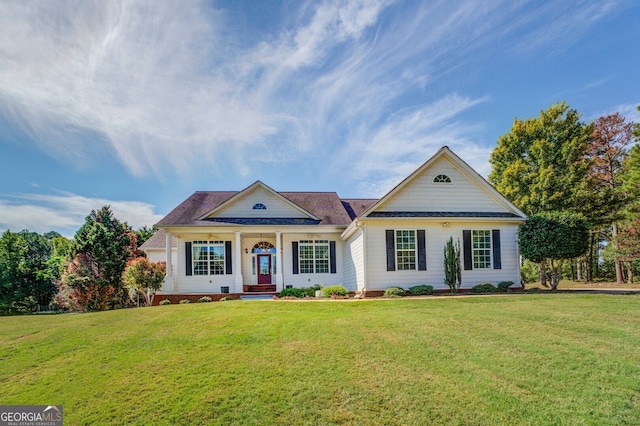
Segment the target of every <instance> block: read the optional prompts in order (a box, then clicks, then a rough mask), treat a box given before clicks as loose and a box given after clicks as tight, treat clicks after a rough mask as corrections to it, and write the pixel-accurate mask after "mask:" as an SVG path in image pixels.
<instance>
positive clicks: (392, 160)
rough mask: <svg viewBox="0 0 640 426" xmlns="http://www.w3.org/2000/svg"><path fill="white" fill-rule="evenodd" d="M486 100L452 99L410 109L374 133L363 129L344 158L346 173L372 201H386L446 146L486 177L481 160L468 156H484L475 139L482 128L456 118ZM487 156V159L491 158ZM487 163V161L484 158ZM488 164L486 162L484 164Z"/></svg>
mask: <svg viewBox="0 0 640 426" xmlns="http://www.w3.org/2000/svg"><path fill="white" fill-rule="evenodd" d="M485 101H486V99H469V98H463V97H461V96H458V95H455V94H454V95H450V96H447V97H445V98H442V99H440V100H438V101H436V102H434V103H432V104H429V105H425V106H421V107H419V108H415V109H407V110H404V111H401V112H399V113H397V114H394V115H393V116H391V117H390V118H389V120H388V122H387V123H385V124H384V125H383V126H380V127H379V128H377V129H376V130H375V131H373V132H369V129H367V128H363V129H361V131H360V132H358V133H356V134H354V135H353V139H354V140H352V141H349V143H348V146H349V149H348V151H347V152H344V153H343V154H342V155H341V157H342V158H344V159H345V163H343V164H341V167H342V168H345V166H346V164H348V165H349V168H350V172H349V173H350V175H351V176H353V177H354V178H355V181H357V182H366V184H365V186H361V188H360V190H361V191H362V192H364V193H366V194H367V195H369V196H377V197H379V196H381V195H382V194H384V193H385V192H387V191H388V190H389V189H391V188H392V187H393V186H395V184H397V183H398V182H399V181H400V180H401V179H402V178H404V177H406V176H407V175H408V174H410V173H411V172H413V171H414V170H415V169H416V168H417V167H418V166H419V165H420V164H422V163H423V162H424V161H425V160H426V159H427V158H429V157H430V156H431V155H433V154H434V153H435V152H436V151H437V150H438V149H439V148H440V147H442V146H444V145H447V146H449V147H450V148H452V149H453V150H454V151H456V152H458V153H459V155H461V156H462V157H463V158H465V157H466V158H470V159H471V160H480V161H470V164H471V165H472V167H474V166H475V167H478V168H476V170H478V171H479V172H481V173H482V172H484V170H483V169H484V167H482V164H480V163H481V162H482V160H481V159H479V158H478V157H476V156H475V155H473V156H472V155H469V154H472V153H477V152H478V151H482V149H481V148H480V147H478V146H477V143H476V142H475V141H474V140H473V134H474V132H475V131H477V129H476V128H475V127H474V126H471V125H468V124H465V123H463V122H461V121H459V120H458V119H457V118H456V117H457V116H458V115H459V114H461V113H462V112H464V111H466V110H467V109H469V108H472V107H473V106H475V105H478V104H480V103H482V102H485ZM487 155H488V154H487ZM485 159H486V157H485ZM484 162H485V163H486V161H484Z"/></svg>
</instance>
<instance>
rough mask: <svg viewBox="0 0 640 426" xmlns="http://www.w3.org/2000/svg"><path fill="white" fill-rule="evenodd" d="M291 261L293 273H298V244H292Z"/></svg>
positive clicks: (293, 242) (294, 242) (295, 242)
mask: <svg viewBox="0 0 640 426" xmlns="http://www.w3.org/2000/svg"><path fill="white" fill-rule="evenodd" d="M291 259H292V262H293V273H294V274H297V273H298V242H297V241H292V242H291Z"/></svg>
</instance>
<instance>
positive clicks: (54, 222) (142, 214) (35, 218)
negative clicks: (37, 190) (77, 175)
mask: <svg viewBox="0 0 640 426" xmlns="http://www.w3.org/2000/svg"><path fill="white" fill-rule="evenodd" d="M106 205H109V206H111V210H112V211H113V213H114V215H115V216H116V217H117V218H118V219H119V220H120V221H122V222H127V223H128V224H129V225H130V226H132V227H133V228H134V229H138V228H141V227H142V226H145V225H146V226H151V225H153V224H154V223H156V222H158V221H159V220H160V219H161V218H162V215H159V214H157V213H155V211H154V207H153V206H152V205H150V204H148V203H142V202H138V201H122V200H106V199H101V198H88V197H83V196H80V195H76V194H71V193H58V194H55V195H51V194H47V195H45V194H20V195H17V196H12V197H6V196H4V197H2V198H0V231H5V230H7V229H10V230H12V231H14V232H17V231H21V230H23V229H29V230H30V231H34V232H39V233H44V232H48V231H51V230H58V231H59V232H63V233H64V234H65V236H67V237H72V236H73V234H74V233H75V231H77V230H78V228H80V226H82V224H83V223H84V220H85V218H86V216H87V215H89V213H90V212H91V211H92V210H98V209H100V208H101V207H103V206H106Z"/></svg>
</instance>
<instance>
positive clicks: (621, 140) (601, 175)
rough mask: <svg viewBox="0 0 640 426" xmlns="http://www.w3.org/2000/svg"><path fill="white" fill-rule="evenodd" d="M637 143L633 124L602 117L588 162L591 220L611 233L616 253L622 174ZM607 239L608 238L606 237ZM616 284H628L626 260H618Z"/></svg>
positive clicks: (617, 116) (619, 118)
mask: <svg viewBox="0 0 640 426" xmlns="http://www.w3.org/2000/svg"><path fill="white" fill-rule="evenodd" d="M632 141H633V123H627V122H625V117H623V116H621V115H620V114H619V113H617V112H616V113H615V114H610V115H607V116H603V117H599V118H598V119H597V120H596V121H595V122H594V124H593V136H592V138H591V143H590V144H589V149H588V150H587V154H586V159H587V160H588V162H589V178H588V181H587V189H588V191H589V194H588V195H587V196H586V197H585V198H587V199H588V200H589V202H588V205H589V209H590V212H589V216H588V217H589V218H590V222H591V226H592V228H604V229H606V230H609V229H610V230H611V237H610V238H608V239H609V242H610V243H611V244H613V247H614V253H615V252H616V251H617V244H618V242H617V241H618V222H619V221H620V220H621V219H622V217H623V208H624V205H625V201H626V200H625V199H626V197H625V193H624V191H622V185H621V183H622V182H621V174H622V173H621V172H622V170H623V166H624V163H625V160H626V158H627V155H628V148H627V147H628V146H629V145H630V144H631V143H632ZM605 235H606V234H605ZM615 271H616V282H617V283H618V284H621V283H622V282H623V280H624V277H623V269H622V260H621V259H620V258H619V257H618V256H616V258H615Z"/></svg>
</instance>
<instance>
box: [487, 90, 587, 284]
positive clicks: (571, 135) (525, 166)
mask: <svg viewBox="0 0 640 426" xmlns="http://www.w3.org/2000/svg"><path fill="white" fill-rule="evenodd" d="M591 133H592V130H591V126H589V125H587V124H585V123H583V122H581V121H580V114H579V113H578V112H577V111H576V110H575V109H570V108H569V106H568V105H567V104H566V103H565V102H561V103H556V104H554V105H552V106H550V107H549V108H547V109H546V110H544V111H541V112H540V115H539V116H538V117H535V118H529V119H526V120H519V119H517V118H516V119H514V122H513V126H512V127H511V130H510V131H509V132H508V133H506V134H504V135H502V136H500V138H499V139H498V145H497V146H496V148H495V149H494V150H493V152H492V153H491V157H490V159H489V162H490V163H491V166H492V170H491V173H490V174H489V181H490V182H491V183H492V184H493V185H494V186H495V187H496V189H498V191H500V192H501V193H502V194H503V195H505V196H506V197H507V198H508V199H509V200H510V201H512V202H513V203H514V204H515V205H516V206H518V207H519V208H520V209H521V210H523V211H524V212H525V213H526V214H527V215H532V214H536V213H540V212H545V211H553V210H568V211H574V212H582V213H586V211H587V210H588V206H587V204H586V203H585V202H584V195H585V194H587V193H588V192H587V191H586V190H585V188H584V186H585V177H586V175H587V170H588V163H587V162H586V161H585V160H584V158H585V153H586V152H587V148H588V145H589V140H590V138H591ZM540 282H541V283H542V284H543V285H545V286H546V274H545V271H544V264H541V265H540Z"/></svg>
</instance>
